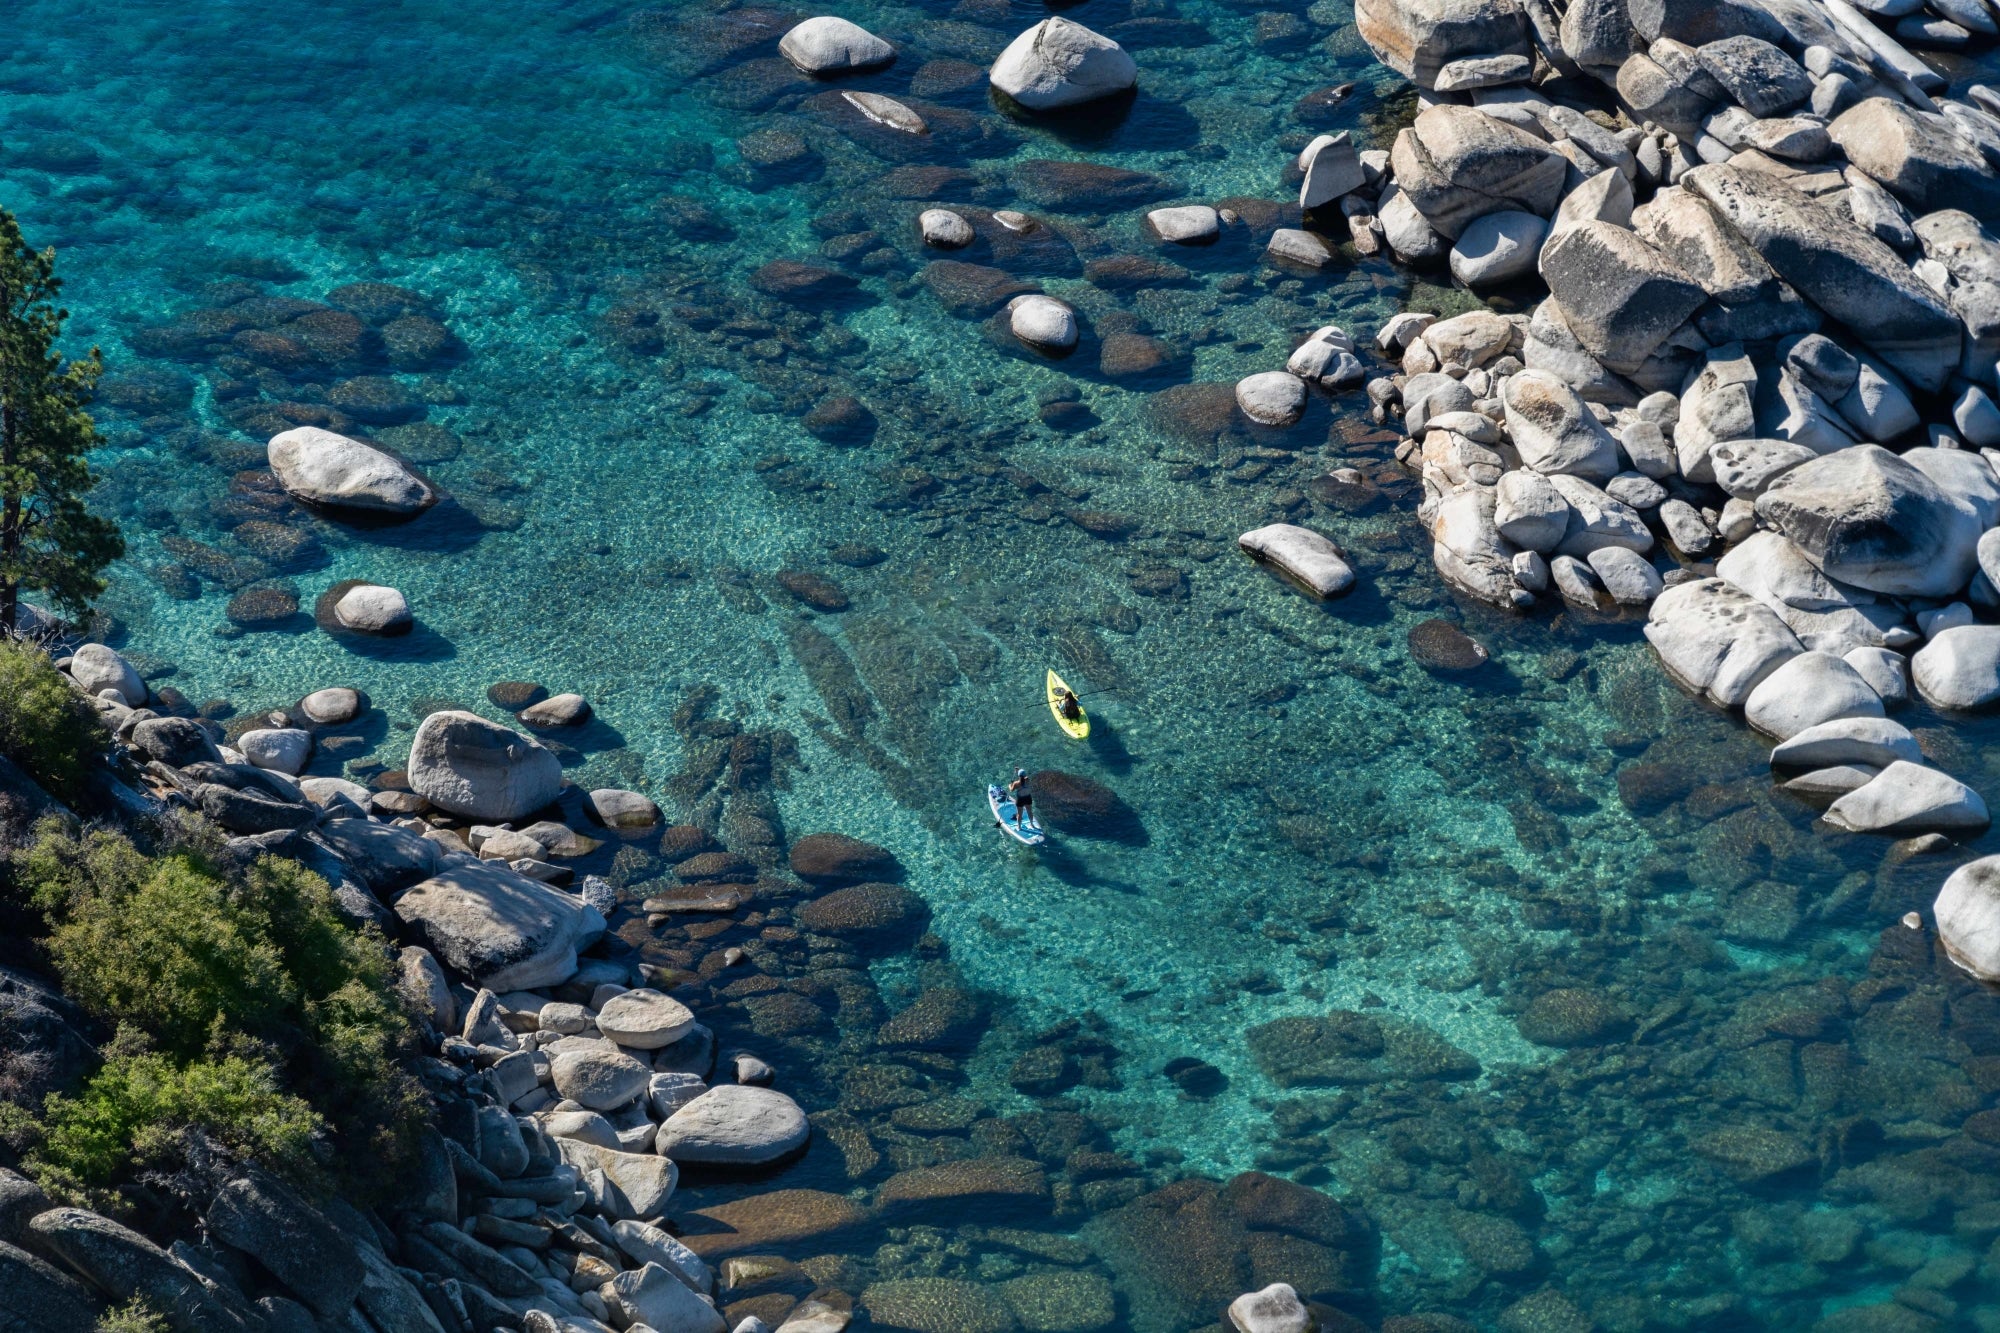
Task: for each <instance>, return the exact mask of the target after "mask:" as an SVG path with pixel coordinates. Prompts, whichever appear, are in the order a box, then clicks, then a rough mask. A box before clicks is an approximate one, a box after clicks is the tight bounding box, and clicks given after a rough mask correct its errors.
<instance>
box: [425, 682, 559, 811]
mask: <svg viewBox="0 0 2000 1333" xmlns="http://www.w3.org/2000/svg"><path fill="white" fill-rule="evenodd" d="M409 775H410V789H411V790H412V791H414V792H416V793H417V794H418V795H420V796H422V797H424V798H425V799H426V800H428V801H430V803H431V804H432V805H435V806H436V807H437V808H438V809H440V810H445V811H449V812H450V813H452V814H455V815H462V816H464V817H466V818H468V819H483V820H488V821H491V822H494V823H499V822H502V821H505V820H511V819H519V818H521V817H522V816H523V815H527V814H532V813H533V812H534V811H536V810H539V809H541V808H542V807H543V806H545V805H547V804H548V803H549V802H550V801H553V800H554V799H555V798H556V793H557V792H558V791H560V790H561V789H562V780H563V779H562V764H561V763H560V762H559V761H558V760H557V759H556V757H555V755H553V754H552V753H550V752H549V751H548V750H547V749H545V748H543V746H542V744H541V743H540V742H539V741H536V740H534V739H532V738H530V737H527V736H523V735H522V734H521V733H519V732H517V731H513V730H511V729H509V728H507V727H503V726H501V725H499V724H498V723H496V722H488V721H487V720H486V719H485V718H483V717H480V716H478V715H477V714H474V713H463V712H457V711H453V710H445V711H443V712H437V713H432V714H431V715H430V716H429V717H427V718H425V719H424V721H423V725H421V726H419V727H418V728H417V734H416V737H415V739H413V740H412V741H411V742H410V761H409Z"/></svg>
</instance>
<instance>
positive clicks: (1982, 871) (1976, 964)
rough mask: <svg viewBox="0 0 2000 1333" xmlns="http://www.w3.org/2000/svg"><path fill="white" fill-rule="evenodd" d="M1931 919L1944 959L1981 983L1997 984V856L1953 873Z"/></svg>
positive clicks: (1999, 867)
mask: <svg viewBox="0 0 2000 1333" xmlns="http://www.w3.org/2000/svg"><path fill="white" fill-rule="evenodd" d="M1931 916H1932V917H1933V919H1934V920H1935V921H1936V922H1937V932H1938V941H1939V943H1941V944H1943V945H1944V951H1945V956H1946V957H1948V958H1950V959H1951V961H1952V962H1954V963H1957V964H1958V965H1959V966H1960V967H1962V968H1964V969H1965V970H1966V971H1967V972H1969V973H1971V974H1972V975H1973V976H1975V977H1977V978H1978V979H1979V980H1981V981H2000V856H1982V857H1980V858H1979V859H1978V860H1977V861H1971V862H1968V863H1966V864H1965V865H1962V866H1960V867H1959V868H1958V869H1956V870H1954V871H1952V872H1951V877H1950V878H1949V879H1947V880H1945V882H1944V887H1943V888H1942V889H1940V890H1939V891H1938V896H1937V901H1936V902H1935V903H1933V904H1932V905H1931Z"/></svg>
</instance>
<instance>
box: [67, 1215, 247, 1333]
mask: <svg viewBox="0 0 2000 1333" xmlns="http://www.w3.org/2000/svg"><path fill="white" fill-rule="evenodd" d="M28 1229H29V1231H30V1233H31V1239H32V1242H33V1244H34V1245H35V1247H36V1248H37V1249H39V1250H41V1251H43V1252H44V1253H46V1254H50V1255H53V1256H54V1257H55V1258H56V1259H58V1260H60V1261H61V1262H62V1263H63V1264H64V1265H65V1266H67V1267H69V1268H70V1269H72V1270H74V1271H75V1272H76V1273H77V1274H78V1275H79V1276H81V1277H82V1278H83V1279H84V1280H85V1281H86V1282H87V1283H89V1284H90V1285H91V1286H92V1287H94V1288H96V1289H97V1290H98V1291H99V1292H102V1293H103V1294H104V1295H105V1296H106V1297H108V1298H109V1299H110V1300H112V1301H114V1302H119V1303H122V1302H125V1301H129V1300H132V1299H133V1298H134V1297H144V1298H145V1300H146V1302H147V1303H148V1304H150V1305H151V1306H152V1307H153V1308H154V1309H156V1310H158V1311H159V1312H160V1313H161V1314H163V1315H165V1316H166V1319H167V1322H168V1323H169V1324H170V1325H171V1326H172V1327H173V1328H174V1329H175V1330H176V1333H258V1330H260V1329H261V1328H262V1327H263V1323H262V1321H261V1320H259V1319H258V1318H257V1316H256V1314H255V1313H254V1312H253V1311H252V1310H251V1308H250V1306H249V1305H248V1304H247V1303H246V1302H245V1301H244V1300H243V1298H242V1297H241V1296H239V1295H237V1294H236V1293H235V1292H233V1291H230V1290H228V1289H226V1288H223V1287H218V1286H213V1285H211V1284H209V1283H206V1282H204V1281H202V1280H201V1279H199V1278H197V1277H196V1276H195V1275H194V1274H193V1273H191V1272H190V1271H189V1270H187V1269H185V1268H183V1267H181V1266H180V1265H179V1264H177V1263H175V1262H174V1260H173V1259H172V1258H171V1257H170V1256H169V1255H168V1254H167V1252H166V1251H165V1250H163V1249H161V1248H160V1247H159V1246H158V1245H155V1244H154V1243H153V1242H152V1241H150V1240H148V1239H147V1238H146V1237H144V1236H142V1235H140V1234H139V1233H138V1232H136V1231H134V1230H132V1229H131V1228H130V1227H127V1226H123V1225H121V1224H120V1223H117V1222H114V1221H112V1220H111V1219H110V1218H108V1217H99V1216H98V1215H97V1214H96V1213H90V1212H85V1211H84V1210H83V1209H81V1208H51V1209H50V1210H49V1211H47V1212H45V1213H41V1214H38V1215H37V1216H36V1217H35V1218H34V1219H33V1220H32V1221H30V1222H29V1223H28Z"/></svg>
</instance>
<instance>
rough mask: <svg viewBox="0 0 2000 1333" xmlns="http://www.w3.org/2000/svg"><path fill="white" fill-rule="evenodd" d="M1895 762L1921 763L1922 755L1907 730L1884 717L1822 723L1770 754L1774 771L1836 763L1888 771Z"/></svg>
mask: <svg viewBox="0 0 2000 1333" xmlns="http://www.w3.org/2000/svg"><path fill="white" fill-rule="evenodd" d="M1898 760H1902V761H1904V762H1905V763H1911V764H1921V763H1922V762H1923V761H1924V753H1923V751H1922V750H1920V749H1918V748H1917V738H1916V737H1915V736H1912V735H1911V734H1910V729H1909V728H1908V727H1906V726H1904V725H1903V724H1902V723H1900V722H1891V721H1890V720H1889V719H1888V718H1886V717H1866V716H1861V717H1843V718H1837V719H1835V720H1834V721H1831V722H1821V723H1818V724H1816V725H1814V726H1810V727H1807V728H1806V729H1805V730H1804V731H1800V732H1795V733H1793V735H1791V736H1790V737H1789V738H1787V739H1786V740H1784V741H1782V742H1780V743H1779V744H1778V747H1777V748H1776V749H1774V750H1772V751H1771V767H1773V768H1831V767H1833V766H1834V765H1837V764H1868V765H1870V766H1872V767H1875V768H1887V767H1888V766H1889V765H1890V764H1893V763H1895V762H1896V761H1898Z"/></svg>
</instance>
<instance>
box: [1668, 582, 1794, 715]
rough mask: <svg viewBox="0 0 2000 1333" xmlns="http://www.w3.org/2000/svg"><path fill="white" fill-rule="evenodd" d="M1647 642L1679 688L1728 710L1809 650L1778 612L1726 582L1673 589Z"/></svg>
mask: <svg viewBox="0 0 2000 1333" xmlns="http://www.w3.org/2000/svg"><path fill="white" fill-rule="evenodd" d="M1646 639H1647V641H1648V642H1649V643H1651V644H1652V645H1653V649H1654V651H1656V652H1657V653H1659V655H1660V661H1661V662H1662V663H1664V664H1665V665H1666V668H1667V671H1668V673H1669V674H1670V675H1672V676H1673V678H1674V679H1675V680H1676V681H1678V682H1680V684H1681V685H1682V686H1683V687H1684V688H1686V689H1689V690H1692V691H1694V692H1695V693H1697V694H1705V695H1707V696H1708V698H1709V699H1710V700H1711V701H1713V702H1714V703H1716V704H1718V705H1720V706H1721V707H1724V708H1735V707H1738V706H1740V705H1741V704H1742V703H1743V702H1744V701H1745V700H1746V699H1748V698H1749V697H1750V692H1751V691H1752V690H1754V689H1755V688H1756V687H1757V686H1758V685H1759V684H1761V683H1762V682H1763V680H1764V678H1765V677H1766V676H1768V675H1770V674H1771V673H1772V672H1773V671H1775V670H1777V669H1778V667H1779V666H1780V665H1781V664H1783V663H1784V662H1786V661H1788V660H1789V659H1791V658H1793V657H1796V656H1797V655H1798V654H1800V653H1802V652H1804V651H1805V647H1804V645H1803V644H1801V643H1800V642H1799V641H1798V637H1797V636H1796V635H1794V634H1793V633H1792V631H1791V630H1790V629H1789V628H1787V627H1786V625H1785V622H1784V621H1782V620H1780V619H1778V617H1777V614H1776V613H1775V612H1773V611H1772V610H1771V609H1770V608H1769V607H1767V606H1764V605H1763V604H1762V603H1760V602H1758V601H1757V600H1756V599H1754V598H1752V597H1751V596H1750V595H1749V594H1748V593H1745V592H1743V591H1741V590H1740V589H1737V588H1732V587H1730V586H1729V585H1728V584H1727V583H1724V582H1723V581H1722V580H1721V579H1698V580H1696V581H1694V582H1692V583H1682V584H1678V585H1676V586H1675V587H1672V588H1668V589H1667V590H1666V591H1665V592H1663V593H1661V594H1660V595H1659V597H1657V598H1655V599H1654V601H1653V609H1652V611H1651V613H1650V615H1649V617H1648V619H1647V622H1646Z"/></svg>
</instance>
